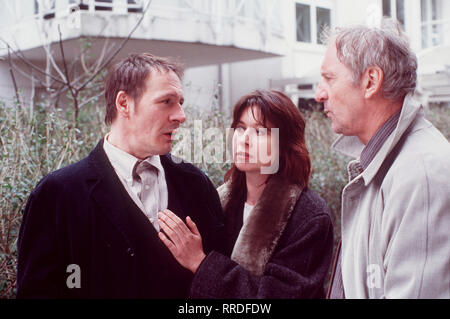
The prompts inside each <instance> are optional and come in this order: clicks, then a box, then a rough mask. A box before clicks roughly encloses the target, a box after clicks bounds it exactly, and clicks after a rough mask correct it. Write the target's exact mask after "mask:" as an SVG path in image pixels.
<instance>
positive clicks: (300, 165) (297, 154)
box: [225, 90, 311, 195]
mask: <svg viewBox="0 0 450 319" xmlns="http://www.w3.org/2000/svg"><path fill="white" fill-rule="evenodd" d="M249 107H252V108H253V107H256V108H257V109H258V110H259V111H260V112H258V114H260V118H256V120H257V121H259V122H260V124H261V125H263V126H264V127H267V128H269V127H268V123H270V128H278V129H279V169H278V172H277V173H276V174H277V175H279V176H280V177H282V178H284V179H286V181H287V182H290V183H293V184H299V185H301V186H302V187H307V186H308V182H309V177H310V172H311V161H310V158H309V153H308V150H307V148H306V144H305V120H304V118H303V116H302V114H301V113H300V111H299V109H298V108H297V107H296V106H295V105H294V103H292V101H291V99H290V98H289V97H288V96H286V95H285V94H284V93H282V92H279V91H274V90H271V91H268V90H257V91H254V92H252V93H250V94H248V95H245V96H243V97H242V98H241V99H240V100H239V101H238V102H237V103H236V105H235V106H234V110H233V123H232V124H231V127H232V128H236V126H237V124H238V122H239V121H240V119H241V116H242V113H243V112H244V111H245V110H247V108H249ZM253 114H255V112H253ZM230 178H231V189H232V193H233V191H236V192H237V193H235V194H241V195H242V194H243V192H245V173H244V172H241V171H239V170H238V169H237V168H236V165H235V164H233V165H232V167H231V168H230V170H229V171H228V172H227V173H226V174H225V181H227V180H229V179H230Z"/></svg>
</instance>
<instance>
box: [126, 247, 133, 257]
mask: <svg viewBox="0 0 450 319" xmlns="http://www.w3.org/2000/svg"><path fill="white" fill-rule="evenodd" d="M127 254H128V255H130V257H134V251H133V249H131V248H128V249H127Z"/></svg>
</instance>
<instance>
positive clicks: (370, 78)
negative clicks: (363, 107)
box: [364, 66, 384, 99]
mask: <svg viewBox="0 0 450 319" xmlns="http://www.w3.org/2000/svg"><path fill="white" fill-rule="evenodd" d="M383 78H384V73H383V70H382V69H381V68H380V67H379V66H371V67H369V68H368V69H367V70H366V72H365V73H364V97H365V98H366V99H370V98H372V97H373V96H375V95H377V94H378V93H380V92H381V87H382V84H383Z"/></svg>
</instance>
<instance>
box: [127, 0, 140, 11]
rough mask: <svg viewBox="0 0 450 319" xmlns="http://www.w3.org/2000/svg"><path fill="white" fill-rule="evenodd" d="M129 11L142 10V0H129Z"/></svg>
mask: <svg viewBox="0 0 450 319" xmlns="http://www.w3.org/2000/svg"><path fill="white" fill-rule="evenodd" d="M127 3H128V12H136V13H139V12H142V0H128V1H127Z"/></svg>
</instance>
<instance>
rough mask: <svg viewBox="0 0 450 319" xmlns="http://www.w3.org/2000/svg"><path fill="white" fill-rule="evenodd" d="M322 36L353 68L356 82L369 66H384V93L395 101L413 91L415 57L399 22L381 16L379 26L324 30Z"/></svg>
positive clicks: (356, 82) (340, 59) (415, 67)
mask: <svg viewBox="0 0 450 319" xmlns="http://www.w3.org/2000/svg"><path fill="white" fill-rule="evenodd" d="M322 36H323V37H322V40H323V41H325V43H328V44H329V45H331V44H333V43H334V44H335V45H336V49H337V57H338V59H339V61H341V63H343V64H344V65H345V66H347V67H348V68H349V69H350V70H351V72H352V78H353V82H354V84H355V85H358V84H359V82H360V80H361V77H362V75H363V74H364V72H365V71H366V70H367V69H368V68H369V67H372V66H378V67H380V68H381V69H382V70H383V73H384V79H383V83H382V91H383V96H384V97H385V98H386V99H389V100H392V101H397V100H399V99H402V98H404V97H405V95H406V94H408V93H410V92H414V90H415V88H416V82H417V57H416V55H415V53H414V52H413V51H412V50H411V48H410V47H409V41H408V39H407V37H406V35H405V34H404V32H403V31H402V29H401V26H400V25H399V23H398V22H396V21H394V20H392V19H383V20H382V23H381V26H380V27H373V28H371V27H367V26H353V27H346V28H339V29H336V30H334V31H330V30H326V31H325V32H324V34H323V35H322Z"/></svg>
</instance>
